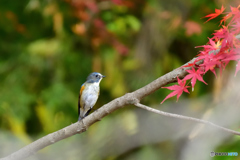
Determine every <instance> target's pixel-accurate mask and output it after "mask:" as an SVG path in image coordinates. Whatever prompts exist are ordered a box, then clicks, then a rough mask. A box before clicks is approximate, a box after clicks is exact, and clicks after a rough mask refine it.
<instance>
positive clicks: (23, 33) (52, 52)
mask: <svg viewBox="0 0 240 160" xmlns="http://www.w3.org/2000/svg"><path fill="white" fill-rule="evenodd" d="M222 4H223V5H224V6H225V7H227V8H228V9H229V6H230V5H232V6H237V5H238V4H237V1H225V0H215V1H208V0H168V1H157V0H146V1H144V0H129V1H128V0H89V1H84V0H59V1H57V0H21V1H19V2H18V1H8V0H1V1H0V37H1V38H0V129H1V134H0V137H1V138H0V139H2V140H1V142H0V143H2V144H0V147H1V151H0V157H3V156H5V155H8V154H10V153H11V152H13V151H15V150H17V149H19V148H21V147H23V146H25V145H27V144H29V143H31V142H32V141H34V140H35V139H37V138H40V137H42V136H44V135H46V134H49V133H51V132H54V131H57V130H59V129H61V128H63V127H65V126H67V125H70V124H71V123H74V122H76V121H77V119H78V115H77V101H78V94H79V88H80V86H81V84H82V83H83V82H84V81H85V80H86V77H87V76H88V74H89V73H91V72H93V71H96V72H100V73H102V74H103V75H106V78H105V79H104V80H103V81H102V82H101V94H100V98H99V100H98V102H97V104H96V105H95V107H94V109H97V108H99V107H101V106H102V105H103V104H105V103H107V102H109V101H111V100H113V99H115V98H117V97H119V96H122V95H124V94H125V93H127V92H132V91H134V90H136V89H138V88H140V87H143V86H144V85H146V84H148V83H150V82H151V81H153V80H155V79H156V78H158V77H160V76H161V75H163V74H165V73H167V72H169V71H171V70H173V69H175V68H177V67H179V66H181V65H182V64H184V63H186V62H187V61H189V60H190V59H192V58H193V57H194V56H196V55H197V53H198V51H199V50H198V49H196V48H195V46H199V45H203V44H205V43H206V42H207V40H208V39H207V37H211V33H212V32H213V31H214V30H216V29H218V28H219V26H218V25H219V20H220V18H216V19H214V20H212V21H210V22H208V23H204V22H205V21H206V19H203V18H202V17H204V16H206V15H207V14H210V13H212V12H214V9H215V8H220V7H221V5H222ZM204 79H205V80H206V82H207V83H208V86H206V85H204V84H203V83H197V85H196V86H195V88H194V92H191V94H190V95H186V94H183V96H182V97H181V98H180V100H179V101H181V99H184V96H188V98H189V99H198V98H200V97H204V96H205V95H206V94H209V93H210V94H212V95H213V97H212V98H211V100H208V104H209V103H212V104H214V103H215V102H217V99H218V96H217V95H219V93H220V92H221V88H222V87H221V86H222V83H224V82H222V81H224V80H222V81H221V79H220V80H219V81H220V82H218V83H217V82H216V81H217V80H215V78H214V76H213V74H207V75H206V76H205V77H204ZM215 84H216V85H215ZM169 93H170V91H168V90H166V89H161V90H159V91H157V92H156V93H154V94H152V95H150V96H148V97H146V98H144V99H143V100H142V103H144V104H146V105H149V106H152V107H154V106H153V105H158V104H159V103H160V102H161V101H162V100H163V99H164V97H165V96H166V95H167V94H169ZM175 100H176V97H175V98H171V99H169V100H167V101H166V102H165V103H164V104H163V105H161V106H155V107H161V108H159V109H162V108H164V107H165V108H166V109H167V108H168V107H167V106H166V105H168V106H174V107H173V108H172V110H171V111H172V112H176V111H175V109H176V108H177V111H179V112H181V109H179V108H181V107H179V106H178V104H177V103H175V102H174V103H171V101H175ZM182 101H183V100H182ZM170 104H173V105H170ZM180 104H181V103H179V105H180ZM190 104H191V105H190V106H191V107H190V110H191V109H193V112H194V113H196V112H199V111H203V112H204V111H206V108H207V107H210V106H208V105H205V106H204V104H201V103H200V102H198V103H195V102H190ZM193 104H194V105H193ZM185 107H187V106H185ZM182 109H183V110H186V108H185V109H184V108H182ZM152 115H153V114H152V113H146V111H141V110H139V109H136V108H135V107H130V106H129V107H125V108H123V109H121V110H118V111H117V112H114V113H113V114H111V115H109V116H107V117H105V118H104V119H103V120H102V121H100V122H97V123H96V124H94V125H93V126H91V127H90V129H89V130H88V131H87V132H85V133H83V134H81V135H76V136H74V137H71V138H69V139H67V140H63V141H61V142H59V143H56V144H54V145H52V146H50V147H48V148H46V149H44V150H43V151H40V152H39V153H38V154H37V155H35V156H33V157H31V158H32V159H61V158H62V159H73V160H74V159H85V160H87V159H96V160H97V159H107V160H115V159H129V160H130V159H153V160H154V159H161V158H163V159H169V160H170V159H181V158H180V157H181V154H183V153H182V152H179V146H178V145H177V144H179V143H180V142H181V143H180V144H182V140H179V139H178V140H177V141H178V142H176V141H174V140H167V139H168V138H166V139H164V138H162V136H161V132H160V133H158V132H157V131H156V133H158V134H159V135H158V136H157V135H156V136H153V135H152V134H155V133H154V132H155V130H153V128H155V129H156V128H158V126H157V125H158V121H160V120H161V118H159V116H156V115H155V116H154V117H156V118H157V120H154V121H151V122H148V121H147V117H151V116H152ZM199 118H201V116H199ZM164 121H167V122H166V123H165V122H164ZM147 122H148V123H147ZM153 122H154V123H155V124H153ZM161 122H162V123H163V124H162V125H163V126H164V125H165V127H166V126H168V127H169V128H170V131H169V133H171V134H173V133H176V132H178V130H176V131H174V130H172V131H171V125H173V124H176V123H177V122H178V121H177V120H175V121H173V122H172V123H170V122H171V119H170V118H168V119H167V120H166V119H163V120H161ZM167 123H170V124H169V125H167ZM184 123H186V122H185V121H184ZM187 123H189V122H187ZM190 124H191V125H192V126H194V125H196V124H194V123H190ZM179 125H180V124H179ZM140 126H145V127H147V128H145V129H143V130H142V131H141V129H139V127H140ZM148 126H149V128H148ZM151 126H152V127H151ZM165 127H164V128H165ZM172 127H173V126H172ZM173 128H175V129H177V127H173ZM159 129H160V130H161V131H163V130H162V127H161V126H160V127H159ZM178 129H179V130H181V129H180V128H178ZM148 132H150V133H152V134H150V135H149V134H148ZM123 135H125V138H123V139H124V140H125V141H126V140H127V141H128V142H129V143H123V141H124V140H121V138H120V139H119V136H123ZM134 136H137V137H138V138H133V137H134ZM126 137H128V138H126ZM131 137H132V138H131ZM151 137H152V138H151ZM231 140H232V143H231V144H228V145H229V147H230V148H231V147H232V148H234V147H235V148H237V142H239V140H238V139H231ZM76 142H77V143H76ZM121 142H122V143H121ZM107 144H108V145H107ZM133 144H136V145H133ZM221 145H223V144H222V143H220V144H217V146H214V148H215V147H219V148H220V149H219V148H218V150H221ZM6 146H8V147H6ZM63 146H65V148H62V147H63ZM104 146H105V147H104ZM106 146H107V147H106ZM129 146H130V147H129ZM222 147H226V146H222ZM66 148H68V149H66ZM123 148H124V149H123ZM180 148H181V147H180ZM214 148H211V149H214ZM216 151H217V150H216ZM223 151H228V150H227V149H225V150H223ZM235 151H236V150H235ZM180 153H181V154H180ZM239 153H240V152H239ZM204 154H206V155H207V156H208V157H209V154H210V152H205V153H204ZM56 156H57V158H56ZM43 157H44V158H43ZM209 158H210V157H209ZM228 158H229V157H228ZM233 158H234V157H233Z"/></svg>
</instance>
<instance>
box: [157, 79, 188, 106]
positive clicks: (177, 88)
mask: <svg viewBox="0 0 240 160" xmlns="http://www.w3.org/2000/svg"><path fill="white" fill-rule="evenodd" d="M177 79H178V85H173V86H169V87H162V88H167V89H170V90H173V92H172V93H170V94H169V95H168V96H167V97H166V98H165V99H164V100H163V101H162V102H161V104H162V103H163V102H164V101H165V100H166V99H168V98H171V97H173V96H175V95H177V101H178V98H179V97H180V96H181V95H182V93H183V92H187V93H189V92H188V89H187V88H189V87H190V86H185V84H186V81H185V80H180V79H179V78H178V77H177Z"/></svg>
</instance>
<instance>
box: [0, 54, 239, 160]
mask: <svg viewBox="0 0 240 160" xmlns="http://www.w3.org/2000/svg"><path fill="white" fill-rule="evenodd" d="M195 60H196V58H194V59H192V60H191V61H189V62H188V63H193V62H194V61H195ZM201 63H203V61H202V60H201V61H198V62H196V64H197V65H200V64H201ZM185 65H186V64H184V65H183V66H185ZM188 69H191V67H179V68H177V69H175V70H173V71H171V72H169V73H167V74H165V75H163V76H161V77H159V78H158V79H156V80H154V81H153V82H151V83H149V84H147V85H146V86H144V87H142V88H140V89H138V90H136V91H134V92H131V93H127V94H125V95H123V96H121V97H119V98H116V99H114V100H112V101H111V102H109V103H107V104H105V105H103V106H102V107H101V108H99V109H98V110H96V111H95V112H93V113H92V114H90V115H89V116H87V117H85V118H84V119H83V120H82V121H80V122H76V123H74V124H71V125H69V126H67V127H65V128H63V129H60V130H58V131H56V132H53V133H51V134H48V135H46V136H44V137H42V138H40V139H38V140H36V141H34V142H32V143H31V144H29V145H27V146H25V147H23V148H21V149H20V150H18V151H16V152H14V153H12V154H10V155H9V156H7V157H4V158H0V160H21V159H25V158H27V157H29V156H30V155H33V154H34V153H36V152H37V151H39V150H41V149H43V148H45V147H47V146H49V145H51V144H53V143H56V142H58V141H60V140H62V139H65V138H67V137H70V136H73V135H75V134H78V133H82V132H85V131H86V130H87V129H88V128H89V127H90V126H91V125H92V124H94V123H95V122H97V121H100V120H101V119H102V118H103V117H105V116H107V115H108V114H110V113H112V112H114V111H115V110H117V109H119V108H122V107H124V106H126V105H129V104H133V105H134V104H139V102H140V100H141V99H142V98H144V97H146V96H148V95H150V94H151V93H153V92H155V91H156V90H158V89H160V88H161V87H163V86H165V85H167V84H169V83H172V82H176V81H177V77H179V78H184V77H185V76H186V75H187V74H188V72H186V70H188ZM138 107H139V106H138ZM165 115H166V114H165ZM168 115H170V113H168ZM172 116H173V114H172ZM173 117H174V116H173ZM176 117H177V115H175V118H176ZM178 117H179V118H180V117H181V118H182V119H188V120H193V121H197V122H200V123H205V124H210V125H213V126H215V127H218V128H221V129H224V130H228V129H226V128H224V127H220V126H218V125H215V124H213V123H211V122H207V121H204V120H197V119H194V118H186V117H185V118H183V117H184V116H180V115H178ZM229 132H230V133H233V134H236V135H239V133H238V132H235V131H232V130H229Z"/></svg>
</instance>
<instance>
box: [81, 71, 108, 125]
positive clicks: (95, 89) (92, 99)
mask: <svg viewBox="0 0 240 160" xmlns="http://www.w3.org/2000/svg"><path fill="white" fill-rule="evenodd" d="M104 77H105V76H103V75H102V74H100V73H98V72H93V73H91V74H90V75H89V76H88V77H87V81H86V82H85V83H83V84H82V86H81V89H80V93H79V98H78V115H79V118H78V121H80V120H81V119H83V118H84V117H86V116H87V115H88V114H89V113H90V111H91V109H92V108H93V106H94V105H95V104H96V102H97V99H98V96H99V93H100V92H99V91H100V87H99V83H100V82H101V80H102V78H104Z"/></svg>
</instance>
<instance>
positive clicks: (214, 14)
mask: <svg viewBox="0 0 240 160" xmlns="http://www.w3.org/2000/svg"><path fill="white" fill-rule="evenodd" d="M224 10H225V8H224V7H223V5H222V7H221V9H215V13H211V14H209V15H206V16H205V17H210V18H209V19H208V20H207V21H206V22H208V21H210V20H211V19H213V18H216V17H217V16H219V15H220V14H222V13H223V11H224ZM206 22H205V23H206Z"/></svg>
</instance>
